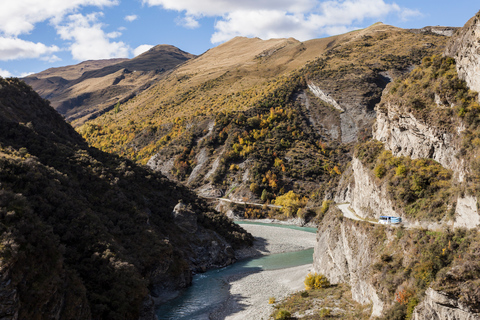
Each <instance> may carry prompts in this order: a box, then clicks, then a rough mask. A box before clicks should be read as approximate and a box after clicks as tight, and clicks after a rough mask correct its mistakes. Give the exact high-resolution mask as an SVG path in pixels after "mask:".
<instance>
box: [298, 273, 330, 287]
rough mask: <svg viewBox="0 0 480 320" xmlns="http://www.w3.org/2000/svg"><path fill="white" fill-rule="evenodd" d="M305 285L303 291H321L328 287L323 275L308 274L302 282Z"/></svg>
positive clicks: (328, 282)
mask: <svg viewBox="0 0 480 320" xmlns="http://www.w3.org/2000/svg"><path fill="white" fill-rule="evenodd" d="M303 283H304V284H305V290H312V289H321V288H327V287H329V286H330V281H328V279H327V277H325V276H324V275H323V274H317V273H316V272H315V273H314V274H311V273H309V274H308V275H307V277H306V278H305V281H304V282H303Z"/></svg>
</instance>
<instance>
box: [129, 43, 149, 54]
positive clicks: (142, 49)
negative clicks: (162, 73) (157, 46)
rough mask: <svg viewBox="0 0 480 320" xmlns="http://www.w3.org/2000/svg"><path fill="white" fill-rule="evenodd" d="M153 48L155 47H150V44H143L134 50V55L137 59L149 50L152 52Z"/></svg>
mask: <svg viewBox="0 0 480 320" xmlns="http://www.w3.org/2000/svg"><path fill="white" fill-rule="evenodd" d="M151 48H153V46H151V45H149V44H142V45H140V46H138V47H136V48H135V49H134V50H133V55H134V56H135V57H136V56H139V55H141V54H142V53H144V52H147V51H148V50H150V49H151Z"/></svg>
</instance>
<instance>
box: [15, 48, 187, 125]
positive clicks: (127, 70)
mask: <svg viewBox="0 0 480 320" xmlns="http://www.w3.org/2000/svg"><path fill="white" fill-rule="evenodd" d="M193 57H194V55H191V54H189V53H186V52H184V51H182V50H180V49H178V48H176V47H174V46H171V45H157V46H155V47H153V48H151V49H150V50H148V51H147V52H144V53H142V54H140V55H139V56H137V57H135V58H133V59H110V60H100V61H96V62H92V61H91V62H88V61H86V62H82V63H79V64H77V65H75V66H67V67H61V68H54V69H49V70H50V71H48V70H46V71H43V72H41V73H39V74H33V75H29V76H27V77H25V78H23V80H24V81H26V82H27V83H28V84H29V85H31V86H32V87H33V88H34V90H36V91H38V92H39V93H40V95H41V96H42V97H44V98H47V99H49V100H50V102H51V105H52V106H53V107H54V109H56V110H57V111H59V112H60V113H61V114H62V115H64V116H65V117H66V119H67V120H68V121H72V124H73V125H78V124H81V123H83V122H84V121H86V120H87V119H91V118H95V117H97V116H98V115H99V114H102V113H104V112H106V111H108V110H110V109H112V108H113V107H114V105H115V104H117V103H119V102H125V101H128V100H129V99H131V98H132V97H134V96H135V95H136V94H137V93H138V92H139V91H142V90H144V89H145V88H147V87H148V86H150V85H151V84H152V83H154V82H155V81H157V80H158V79H159V78H161V77H163V75H164V73H165V72H167V71H168V70H171V69H172V68H175V67H176V66H177V65H179V64H181V63H183V62H185V61H187V60H188V59H191V58H193ZM63 75H65V76H63Z"/></svg>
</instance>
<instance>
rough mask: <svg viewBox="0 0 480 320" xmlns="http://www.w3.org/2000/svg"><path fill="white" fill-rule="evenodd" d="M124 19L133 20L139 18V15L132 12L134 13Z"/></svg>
mask: <svg viewBox="0 0 480 320" xmlns="http://www.w3.org/2000/svg"><path fill="white" fill-rule="evenodd" d="M124 19H125V21H128V22H132V21H135V20H137V19H138V16H137V15H135V14H132V15H129V16H126V17H125V18H124Z"/></svg>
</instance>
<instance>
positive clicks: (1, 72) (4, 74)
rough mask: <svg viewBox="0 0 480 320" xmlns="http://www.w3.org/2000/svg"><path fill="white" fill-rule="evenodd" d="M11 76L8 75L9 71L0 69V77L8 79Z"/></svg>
mask: <svg viewBox="0 0 480 320" xmlns="http://www.w3.org/2000/svg"><path fill="white" fill-rule="evenodd" d="M11 76H12V74H11V73H10V71H8V70H3V69H0V77H4V78H8V77H11Z"/></svg>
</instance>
